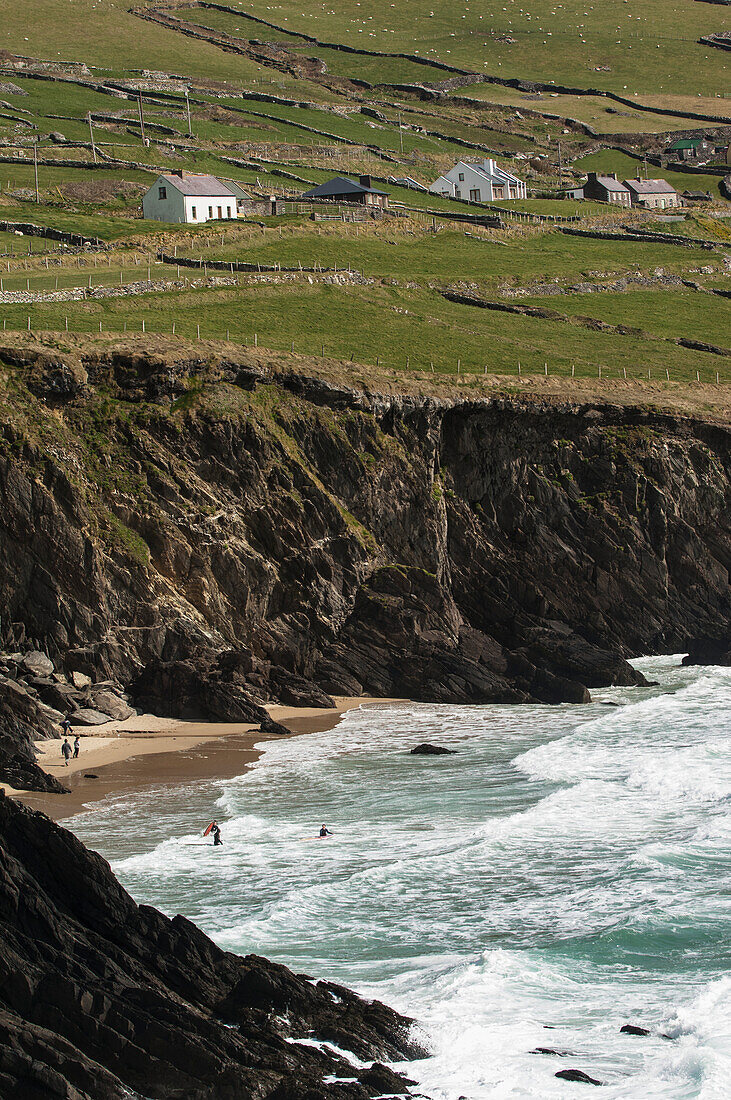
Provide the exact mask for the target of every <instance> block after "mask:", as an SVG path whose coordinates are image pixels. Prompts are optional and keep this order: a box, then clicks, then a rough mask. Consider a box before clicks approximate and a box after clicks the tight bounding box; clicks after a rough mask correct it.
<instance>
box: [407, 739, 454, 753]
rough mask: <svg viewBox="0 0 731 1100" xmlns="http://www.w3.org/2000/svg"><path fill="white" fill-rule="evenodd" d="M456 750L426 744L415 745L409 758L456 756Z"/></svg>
mask: <svg viewBox="0 0 731 1100" xmlns="http://www.w3.org/2000/svg"><path fill="white" fill-rule="evenodd" d="M456 754H457V750H456V749H445V748H444V746H443V745H430V744H429V743H428V742H426V741H425V742H424V744H422V745H417V746H416V748H415V749H411V752H410V754H409V755H410V756H456Z"/></svg>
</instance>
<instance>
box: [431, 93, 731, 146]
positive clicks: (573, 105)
mask: <svg viewBox="0 0 731 1100" xmlns="http://www.w3.org/2000/svg"><path fill="white" fill-rule="evenodd" d="M452 95H453V96H454V97H457V96H467V97H470V98H474V99H479V100H484V101H485V102H487V103H502V104H506V105H509V106H511V107H515V108H516V109H517V110H518V111H526V110H527V111H545V112H546V113H547V114H555V115H560V116H562V117H564V118H575V119H577V120H578V121H579V122H585V123H587V124H588V125H589V126H591V127H592V129H593V130H596V131H597V133H600V134H635V133H664V132H666V131H670V130H687V129H688V127H689V126H691V125H692V123H691V122H689V120H688V119H686V118H677V117H676V116H674V115H668V114H662V113H655V112H654V111H653V112H648V111H639V110H633V108H632V107H626V106H624V105H620V104H617V103H613V102H612V100H611V99H606V98H605V97H604V96H592V95H586V96H578V95H573V96H572V95H559V94H558V93H557V92H553V93H550V92H544V93H542V94H541V93H535V92H525V91H519V90H518V89H517V88H504V87H502V86H501V85H499V84H472V85H470V86H469V87H467V88H456V89H455V90H454V92H452ZM696 110H701V108H699V107H697V106H696ZM727 113H728V114H729V115H731V102H729V103H728V104H727ZM698 125H699V126H700V125H701V123H698Z"/></svg>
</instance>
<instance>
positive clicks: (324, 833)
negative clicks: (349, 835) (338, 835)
mask: <svg viewBox="0 0 731 1100" xmlns="http://www.w3.org/2000/svg"><path fill="white" fill-rule="evenodd" d="M320 836H321V837H323V836H332V833H331V832H330V830H329V829H328V827H327V825H323V826H322V828H321V829H320Z"/></svg>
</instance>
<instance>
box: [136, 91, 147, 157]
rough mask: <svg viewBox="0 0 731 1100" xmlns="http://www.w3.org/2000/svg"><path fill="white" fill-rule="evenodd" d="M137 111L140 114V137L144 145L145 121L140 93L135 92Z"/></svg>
mask: <svg viewBox="0 0 731 1100" xmlns="http://www.w3.org/2000/svg"><path fill="white" fill-rule="evenodd" d="M137 109H138V110H139V113H140V135H141V136H142V144H143V145H144V144H145V119H144V116H143V114H142V91H141V90H138V92H137Z"/></svg>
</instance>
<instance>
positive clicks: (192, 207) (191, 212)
mask: <svg viewBox="0 0 731 1100" xmlns="http://www.w3.org/2000/svg"><path fill="white" fill-rule="evenodd" d="M190 216H191V218H192V219H193V221H195V220H196V218H197V217H198V215H197V214H196V212H195V207H194V206H191V208H190Z"/></svg>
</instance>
